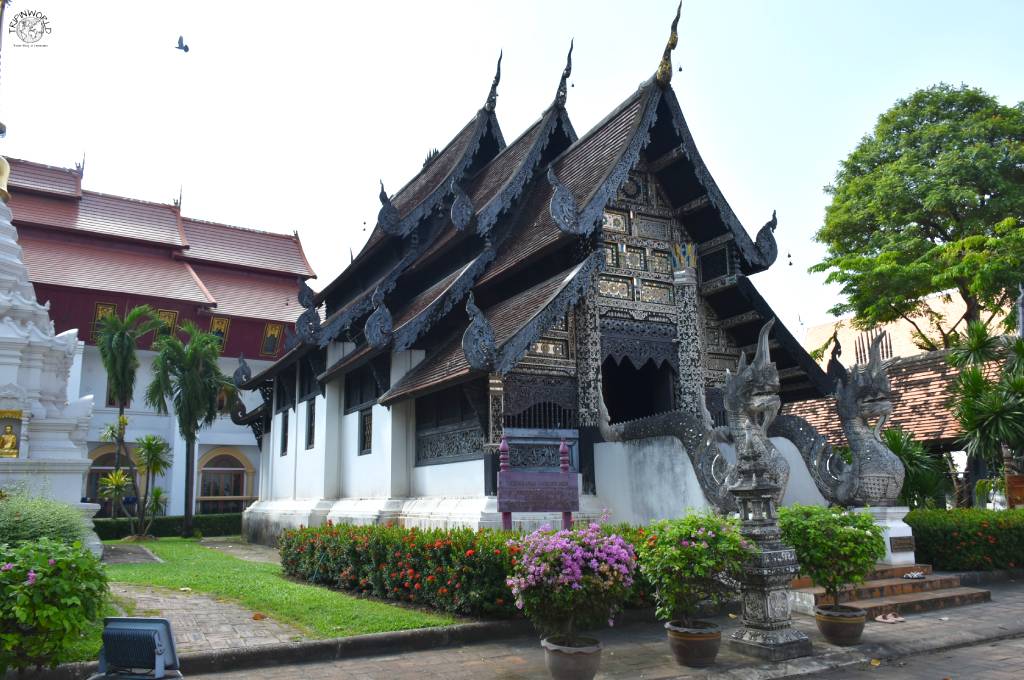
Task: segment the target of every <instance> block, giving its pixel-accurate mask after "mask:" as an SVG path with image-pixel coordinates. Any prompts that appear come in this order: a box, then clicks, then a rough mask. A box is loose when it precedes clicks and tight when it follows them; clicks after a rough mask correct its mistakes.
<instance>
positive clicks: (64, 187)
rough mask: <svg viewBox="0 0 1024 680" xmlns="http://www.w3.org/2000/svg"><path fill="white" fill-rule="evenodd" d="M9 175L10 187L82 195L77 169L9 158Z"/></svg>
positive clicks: (80, 179) (74, 195) (72, 196)
mask: <svg viewBox="0 0 1024 680" xmlns="http://www.w3.org/2000/svg"><path fill="white" fill-rule="evenodd" d="M8 161H9V162H10V164H11V177H10V180H9V181H8V185H9V187H10V188H12V189H24V190H26V191H37V192H41V193H47V194H54V195H57V196H67V197H69V198H77V197H78V196H81V195H82V175H81V173H80V172H79V171H78V170H70V169H68V168H56V167H54V166H52V165H43V164H42V163H33V162H32V161H23V160H21V159H19V158H9V159H8Z"/></svg>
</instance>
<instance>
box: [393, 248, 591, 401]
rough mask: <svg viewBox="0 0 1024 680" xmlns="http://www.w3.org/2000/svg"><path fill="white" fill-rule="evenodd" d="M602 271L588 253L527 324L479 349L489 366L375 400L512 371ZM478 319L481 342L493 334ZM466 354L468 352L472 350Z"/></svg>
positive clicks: (398, 387)
mask: <svg viewBox="0 0 1024 680" xmlns="http://www.w3.org/2000/svg"><path fill="white" fill-rule="evenodd" d="M603 268H604V257H603V254H602V253H601V252H600V251H597V252H594V253H591V255H590V256H588V257H587V258H586V259H584V260H583V262H581V263H579V264H578V265H576V266H575V267H573V268H572V269H571V270H570V271H569V272H568V273H567V274H566V275H565V277H564V279H563V281H562V283H561V284H560V285H559V286H558V287H557V289H556V290H554V291H553V292H552V293H551V294H550V295H549V296H548V297H547V299H546V300H545V301H544V302H543V303H542V304H540V305H538V308H537V311H536V312H535V313H534V314H533V315H532V316H531V317H530V318H529V319H528V320H527V321H525V322H524V323H523V324H521V325H520V326H519V328H518V329H517V330H516V331H515V332H514V333H512V335H511V336H510V337H508V338H507V339H505V340H504V341H502V342H501V344H500V345H499V346H496V347H495V346H492V347H481V348H480V349H481V351H482V354H483V355H485V356H488V355H489V356H491V357H493V367H491V368H474V367H472V365H469V366H464V367H463V368H462V369H461V370H459V371H457V372H454V373H452V374H450V375H448V376H446V377H445V378H444V379H443V380H441V381H437V382H434V383H431V384H430V385H427V386H423V387H419V388H413V389H403V385H402V382H401V381H400V382H399V383H398V384H397V385H395V386H394V387H392V389H391V390H389V391H388V392H386V393H385V394H383V395H382V396H381V397H380V399H379V400H378V401H379V403H380V404H382V405H385V406H388V405H390V404H393V403H395V402H397V401H399V400H403V399H411V398H415V397H417V396H421V395H423V394H428V393H430V392H434V391H437V390H440V389H444V388H446V387H451V386H453V385H456V384H459V383H461V382H465V381H466V380H470V379H472V378H474V377H476V376H479V375H481V374H484V373H486V372H489V371H491V370H494V371H498V372H501V373H507V372H508V371H510V370H512V368H513V367H514V366H515V365H516V363H518V362H519V360H520V359H522V357H523V356H524V355H525V354H526V352H527V351H528V350H529V348H530V345H531V344H533V343H534V342H536V340H537V338H539V337H540V336H541V334H542V333H543V332H544V331H546V330H547V329H548V328H550V327H551V326H552V325H554V323H555V322H556V321H557V320H558V319H559V318H561V317H563V316H564V315H565V314H566V313H568V311H569V309H570V308H571V307H572V306H573V305H575V304H576V303H577V302H579V300H580V299H581V298H582V297H583V295H585V294H586V291H587V290H588V289H589V287H590V286H591V285H592V284H593V280H594V276H595V275H596V273H597V272H599V271H601V270H603ZM474 308H475V305H472V306H470V315H471V317H472V316H474V315H473V309H474ZM479 317H484V318H483V320H482V324H480V326H481V328H482V329H483V331H484V332H483V333H482V334H481V335H479V336H477V337H478V338H481V339H483V340H484V342H487V337H488V336H493V332H491V333H488V332H487V329H488V328H489V326H490V322H489V321H488V320H487V319H486V316H485V314H484V313H483V312H481V313H480V314H479ZM479 317H477V318H479ZM471 327H472V322H471ZM467 330H468V329H467ZM466 335H467V333H465V332H464V333H463V335H462V337H463V344H462V347H463V348H465V347H466V345H467V343H468V342H470V340H467V339H466ZM469 335H472V333H469ZM454 340H455V341H456V342H457V341H458V337H455V338H454ZM470 351H471V352H472V349H471V350H470ZM467 359H468V357H467ZM427 361H430V359H429V358H428V359H427ZM470 361H472V360H470ZM415 370H416V369H414V371H415ZM413 375H415V374H414V373H412V372H411V373H409V374H407V376H406V377H407V378H408V377H409V376H413Z"/></svg>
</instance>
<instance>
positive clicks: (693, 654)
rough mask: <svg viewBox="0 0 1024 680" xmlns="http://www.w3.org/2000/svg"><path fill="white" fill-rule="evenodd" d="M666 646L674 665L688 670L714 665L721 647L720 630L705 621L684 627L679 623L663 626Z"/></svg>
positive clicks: (674, 622)
mask: <svg viewBox="0 0 1024 680" xmlns="http://www.w3.org/2000/svg"><path fill="white" fill-rule="evenodd" d="M665 630H666V631H667V632H668V646H669V648H670V649H671V650H672V656H674V657H675V658H676V663H678V664H679V665H681V666H689V667H690V668H704V667H706V666H710V665H711V664H713V663H715V658H716V657H717V656H718V649H719V647H721V646H722V629H721V628H719V627H718V626H716V625H715V624H713V623H708V622H706V621H694V622H693V623H692V624H691V625H690V626H684V625H683V624H682V622H680V621H669V622H668V623H666V624H665Z"/></svg>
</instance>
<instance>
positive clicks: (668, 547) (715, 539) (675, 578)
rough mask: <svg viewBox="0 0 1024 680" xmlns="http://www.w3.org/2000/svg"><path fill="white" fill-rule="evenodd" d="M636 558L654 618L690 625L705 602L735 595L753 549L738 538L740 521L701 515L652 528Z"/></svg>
mask: <svg viewBox="0 0 1024 680" xmlns="http://www.w3.org/2000/svg"><path fill="white" fill-rule="evenodd" d="M637 553H638V558H639V562H640V571H641V573H642V574H643V576H644V578H646V579H647V582H648V583H650V585H651V586H652V587H653V589H654V598H655V601H656V602H657V609H656V613H657V615H658V618H660V619H662V620H665V621H669V620H678V621H681V622H682V624H683V625H684V626H692V624H693V621H694V617H696V616H697V615H698V613H699V611H700V606H701V604H702V603H703V602H710V603H711V604H714V605H720V604H722V603H723V602H725V601H726V600H728V599H730V597H731V596H732V595H733V594H734V593H736V591H737V590H738V587H739V583H738V581H737V580H736V577H737V575H738V574H739V573H740V571H741V570H742V568H743V564H744V562H746V561H747V560H748V559H750V558H751V557H753V556H754V555H755V554H756V553H757V547H756V546H755V545H754V544H753V543H751V542H748V541H746V540H745V539H744V538H743V537H742V536H741V535H740V531H739V522H738V520H735V519H730V518H726V517H722V516H720V515H716V514H714V513H712V512H702V513H695V514H691V515H687V516H685V517H683V518H681V519H671V520H662V521H660V522H654V523H652V524H651V525H650V526H649V527H648V528H647V537H646V538H645V539H644V540H643V541H640V542H639V543H638V544H637Z"/></svg>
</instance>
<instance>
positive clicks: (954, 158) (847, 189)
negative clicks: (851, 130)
mask: <svg viewBox="0 0 1024 680" xmlns="http://www.w3.org/2000/svg"><path fill="white" fill-rule="evenodd" d="M825 191H826V193H828V194H830V195H831V196H832V203H831V205H829V206H828V208H827V209H826V213H825V224H824V226H822V227H821V228H820V229H819V230H818V232H817V234H816V235H815V238H816V240H818V241H819V242H821V243H823V244H825V246H826V247H827V249H828V250H827V256H826V257H825V259H824V260H823V261H822V262H820V263H818V264H816V265H815V266H814V267H812V268H811V271H827V272H828V273H829V275H828V280H829V281H830V282H833V283H839V284H841V285H842V286H843V293H844V295H845V296H846V301H845V302H843V303H841V304H838V305H836V306H835V307H833V308H832V310H831V311H832V312H833V313H834V314H846V313H850V312H852V313H853V314H854V324H855V325H856V326H858V327H861V328H870V327H872V326H875V325H877V324H881V323H886V322H889V321H895V320H898V319H905V320H906V321H908V322H909V323H911V324H913V325H914V327H915V328H916V330H917V333H916V335H917V336H918V337H917V340H918V342H919V344H920V345H921V346H922V348H924V349H938V348H940V347H949V346H951V345H952V344H953V343H954V341H955V338H956V336H957V335H958V334H962V333H963V332H964V331H965V329H966V325H967V324H968V323H971V322H981V323H983V324H985V325H987V326H991V325H992V324H993V322H994V321H996V320H997V319H998V318H999V317H1000V313H1001V312H1002V311H1005V310H1006V308H1007V307H1008V306H1009V304H1010V303H1011V301H1012V300H1013V299H1014V298H1015V297H1016V293H1017V285H1018V283H1019V282H1020V281H1021V279H1022V278H1024V103H1021V104H1018V105H1017V106H1004V105H1002V104H1000V103H999V102H998V101H997V100H996V99H995V97H992V96H990V95H988V94H986V93H985V92H983V91H982V90H980V89H977V88H972V87H967V86H966V85H962V86H960V87H952V86H950V85H945V84H940V85H936V86H934V87H930V88H927V89H924V90H919V91H917V92H915V93H913V94H912V95H910V96H909V97H907V98H906V99H901V100H900V101H898V102H896V104H895V105H894V106H893V107H892V108H891V109H889V110H888V111H886V112H885V113H883V114H882V115H881V116H879V118H878V123H877V124H876V125H875V129H874V131H873V132H872V133H871V134H869V135H867V136H865V137H864V138H863V139H862V140H861V141H860V143H859V144H858V145H857V148H855V149H854V150H853V152H852V153H851V154H850V156H849V157H848V158H847V159H846V160H845V161H843V162H842V163H841V165H840V168H839V171H838V173H837V174H836V178H835V182H834V183H833V184H832V185H830V186H827V187H825ZM940 292H942V293H950V292H955V293H958V294H959V295H960V297H962V298H963V300H964V302H966V305H967V309H966V311H965V312H964V314H963V316H962V317H960V318H955V319H945V318H943V317H942V316H941V315H940V314H939V313H937V311H936V310H935V309H933V308H931V307H929V305H928V301H927V299H926V298H927V297H928V296H930V295H932V294H935V293H940Z"/></svg>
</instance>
